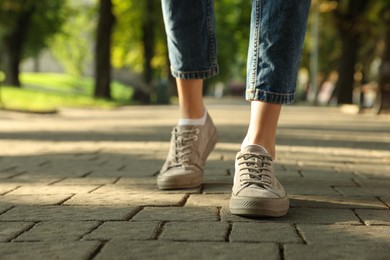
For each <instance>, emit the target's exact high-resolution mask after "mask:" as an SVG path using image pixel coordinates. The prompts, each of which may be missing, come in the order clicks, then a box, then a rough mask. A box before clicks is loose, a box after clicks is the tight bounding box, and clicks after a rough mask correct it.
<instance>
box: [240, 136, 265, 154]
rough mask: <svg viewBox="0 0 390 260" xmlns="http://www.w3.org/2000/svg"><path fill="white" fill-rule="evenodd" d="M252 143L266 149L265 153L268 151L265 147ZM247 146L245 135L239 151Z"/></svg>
mask: <svg viewBox="0 0 390 260" xmlns="http://www.w3.org/2000/svg"><path fill="white" fill-rule="evenodd" d="M252 145H257V146H260V147H261V148H263V149H264V150H265V151H266V153H268V151H267V149H265V148H264V147H263V146H261V145H258V144H252ZM247 146H248V138H247V137H246V136H245V138H244V140H243V141H242V143H241V151H242V150H244V149H245V147H247Z"/></svg>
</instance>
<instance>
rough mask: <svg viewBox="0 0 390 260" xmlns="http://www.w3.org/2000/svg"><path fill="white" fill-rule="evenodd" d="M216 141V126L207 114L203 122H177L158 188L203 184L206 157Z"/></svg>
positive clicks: (190, 186) (187, 186) (178, 187)
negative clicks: (185, 123)
mask: <svg viewBox="0 0 390 260" xmlns="http://www.w3.org/2000/svg"><path fill="white" fill-rule="evenodd" d="M216 143H217V129H216V128H215V126H214V123H213V121H212V120H211V118H210V116H209V115H208V114H207V119H206V123H205V124H204V125H202V126H200V125H196V126H187V125H186V126H176V127H174V128H173V131H172V138H171V147H170V149H169V153H168V157H167V160H166V161H165V163H164V165H163V167H162V169H161V170H160V174H159V175H158V177H157V185H158V188H159V189H162V190H165V189H186V188H195V187H198V186H200V185H201V184H202V181H203V168H204V165H205V162H206V159H207V157H208V156H209V154H210V153H211V151H212V150H213V149H214V146H215V144H216Z"/></svg>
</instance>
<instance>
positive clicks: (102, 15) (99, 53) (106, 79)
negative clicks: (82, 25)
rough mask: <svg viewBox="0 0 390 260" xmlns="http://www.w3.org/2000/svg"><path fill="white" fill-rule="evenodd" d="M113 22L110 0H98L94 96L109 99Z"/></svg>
mask: <svg viewBox="0 0 390 260" xmlns="http://www.w3.org/2000/svg"><path fill="white" fill-rule="evenodd" d="M114 23H115V17H114V15H113V13H112V2H111V0H100V5H99V22H98V28H97V37H96V49H95V59H96V60H95V63H96V64H95V97H100V98H106V99H111V87H110V85H111V34H112V27H113V25H114Z"/></svg>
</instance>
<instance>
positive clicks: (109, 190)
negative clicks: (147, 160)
mask: <svg viewBox="0 0 390 260" xmlns="http://www.w3.org/2000/svg"><path fill="white" fill-rule="evenodd" d="M133 193H136V194H145V193H154V194H157V193H158V194H169V193H176V194H177V193H178V194H191V193H200V187H198V188H193V189H180V190H160V189H159V188H158V187H157V184H156V183H154V184H142V185H137V184H133V185H118V184H115V185H104V186H103V187H100V188H99V189H97V190H95V191H93V194H133ZM157 196H160V195H157Z"/></svg>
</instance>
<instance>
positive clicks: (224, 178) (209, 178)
mask: <svg viewBox="0 0 390 260" xmlns="http://www.w3.org/2000/svg"><path fill="white" fill-rule="evenodd" d="M231 172H232V171H230V173H231ZM203 183H204V184H205V185H206V186H207V185H209V184H218V185H221V184H227V185H230V189H231V187H232V185H233V176H232V175H226V174H223V175H222V174H221V175H205V176H204V177H203ZM211 186H212V185H211Z"/></svg>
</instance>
